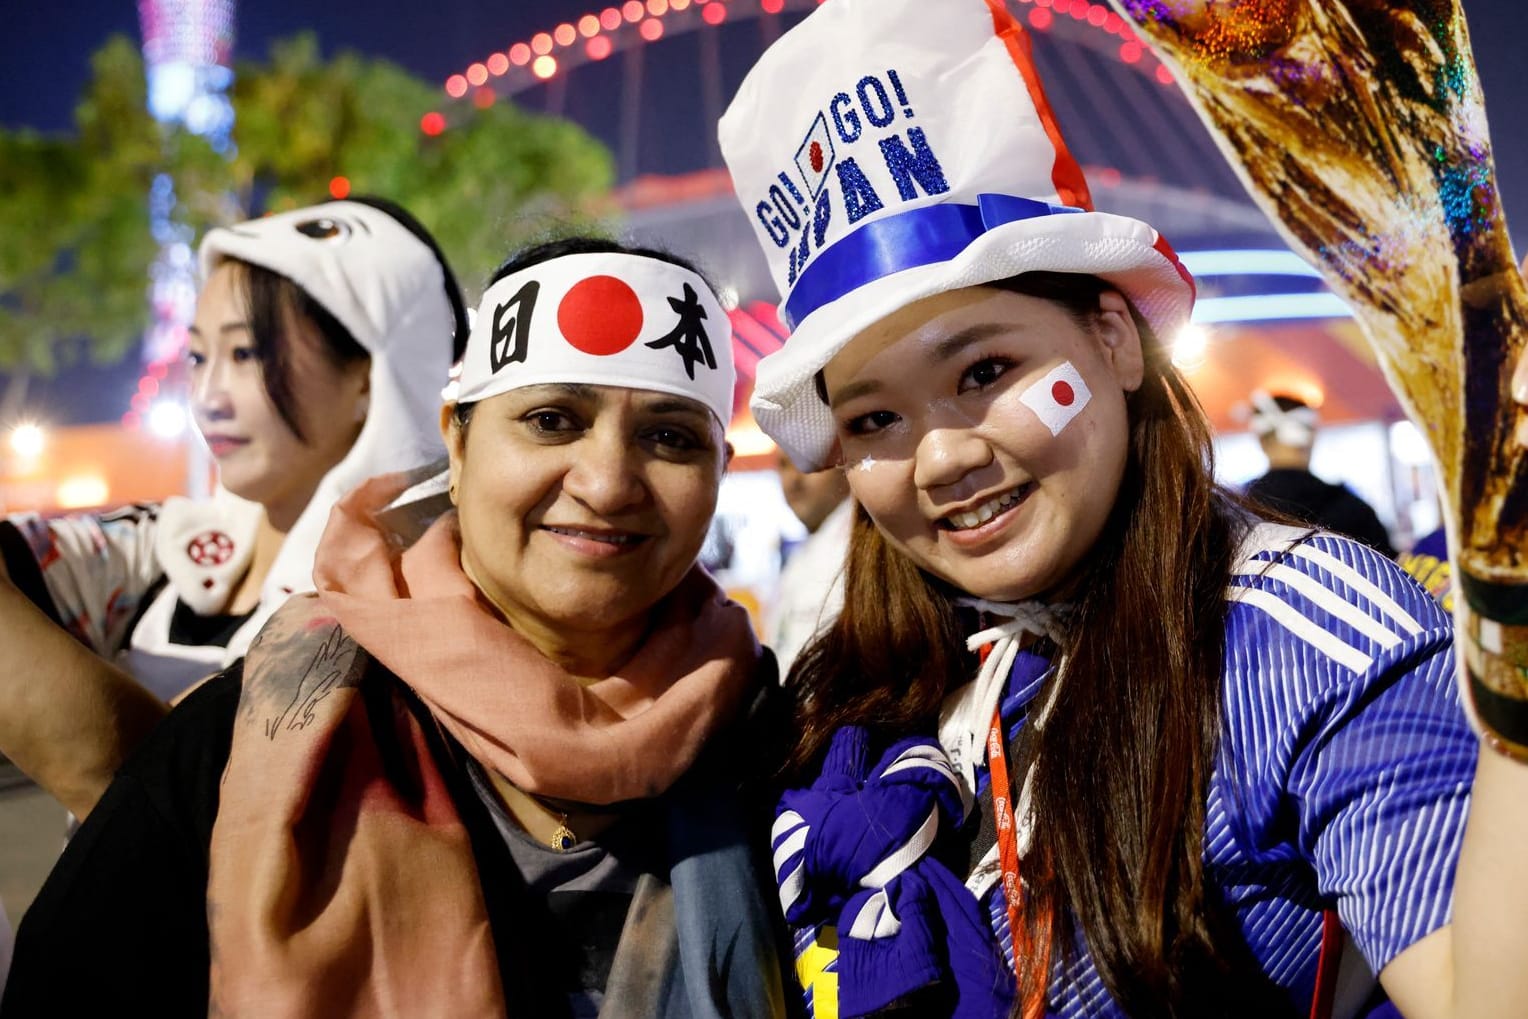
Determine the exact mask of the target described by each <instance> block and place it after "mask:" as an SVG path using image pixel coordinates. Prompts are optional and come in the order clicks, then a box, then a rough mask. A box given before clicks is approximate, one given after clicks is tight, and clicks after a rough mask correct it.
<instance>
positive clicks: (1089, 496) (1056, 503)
mask: <svg viewBox="0 0 1528 1019" xmlns="http://www.w3.org/2000/svg"><path fill="white" fill-rule="evenodd" d="M1088 319H1089V321H1087V322H1085V323H1079V322H1078V320H1077V319H1076V318H1074V317H1073V316H1072V314H1071V313H1070V312H1069V311H1068V310H1067V308H1066V307H1065V306H1063V305H1061V304H1058V303H1055V302H1052V301H1049V300H1044V299H1041V298H1037V297H1030V296H1025V295H1021V294H1017V293H1012V292H1010V291H1007V290H1001V289H997V288H992V287H971V288H967V289H963V290H956V291H950V292H948V293H943V294H937V295H935V296H933V297H929V298H926V299H924V300H922V301H918V302H916V303H914V304H911V305H909V306H907V307H906V308H903V309H901V310H900V311H898V312H896V313H895V314H893V315H890V316H888V317H887V318H885V319H883V320H881V321H880V322H878V323H876V324H875V325H874V326H872V327H871V328H869V329H867V330H865V331H864V332H862V333H861V334H859V335H858V336H856V337H855V338H854V340H852V341H851V342H850V343H849V345H848V346H846V347H845V348H844V349H843V350H842V351H840V352H839V354H838V355H837V356H836V357H834V358H833V360H832V361H831V362H829V364H828V365H827V367H826V368H825V369H824V371H823V382H824V384H825V388H826V391H827V396H828V402H829V405H830V406H831V408H832V411H833V418H834V421H835V424H836V427H837V434H838V443H839V447H840V449H841V452H842V463H843V464H844V467H845V469H846V473H847V475H848V478H849V485H850V488H851V490H852V491H853V493H854V495H855V497H856V498H857V499H858V500H859V501H860V503H861V504H862V505H863V506H864V507H865V510H866V511H867V512H868V513H869V515H870V517H871V519H872V520H874V521H875V524H876V526H877V527H878V528H879V529H880V531H881V532H882V533H883V534H884V535H885V537H886V538H887V540H888V541H890V542H891V544H892V545H893V546H895V547H896V548H898V549H899V550H901V551H902V552H903V553H904V554H905V555H907V556H908V557H909V558H910V559H912V560H913V562H915V563H916V564H917V565H918V566H919V567H920V568H921V569H923V570H925V571H927V572H928V573H930V574H933V575H934V576H937V577H939V578H941V579H943V580H945V581H947V582H948V583H950V584H951V585H953V586H954V587H956V588H958V589H960V590H962V591H965V592H967V593H969V594H972V595H975V596H977V597H980V598H985V599H988V600H992V601H1017V600H1020V599H1025V598H1037V597H1046V596H1048V595H1051V594H1054V593H1055V592H1056V591H1057V590H1058V588H1061V587H1063V585H1065V584H1066V582H1067V581H1068V579H1069V578H1070V577H1072V576H1073V574H1074V573H1075V571H1076V569H1077V566H1078V564H1079V563H1081V562H1082V560H1083V558H1084V557H1085V556H1086V555H1087V553H1088V551H1089V549H1091V548H1092V546H1093V544H1094V543H1095V542H1096V541H1097V539H1098V536H1099V534H1100V533H1101V532H1102V530H1103V527H1104V524H1105V522H1106V521H1107V519H1108V517H1109V513H1110V510H1111V508H1112V506H1113V503H1114V499H1115V496H1116V494H1117V493H1118V491H1119V486H1120V480H1121V478H1122V477H1123V474H1124V469H1125V460H1126V452H1127V447H1128V442H1129V418H1128V415H1127V411H1126V407H1125V398H1126V394H1127V393H1129V392H1131V391H1133V390H1135V389H1136V388H1138V387H1139V385H1140V383H1141V378H1142V372H1143V369H1142V357H1141V338H1140V334H1139V332H1138V330H1137V328H1136V325H1135V322H1134V320H1133V318H1132V317H1131V314H1130V309H1129V306H1128V305H1127V304H1126V302H1125V300H1124V298H1123V297H1121V296H1120V295H1119V294H1117V293H1114V292H1113V291H1105V292H1104V293H1103V295H1102V296H1101V297H1100V299H1099V310H1098V311H1097V312H1096V313H1093V314H1091V315H1089V316H1088Z"/></svg>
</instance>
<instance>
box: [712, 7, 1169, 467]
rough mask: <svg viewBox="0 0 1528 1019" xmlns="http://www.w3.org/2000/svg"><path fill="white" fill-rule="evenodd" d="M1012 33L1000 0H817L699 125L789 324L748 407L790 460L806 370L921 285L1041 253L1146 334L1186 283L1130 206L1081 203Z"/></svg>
mask: <svg viewBox="0 0 1528 1019" xmlns="http://www.w3.org/2000/svg"><path fill="white" fill-rule="evenodd" d="M1029 46H1030V40H1029V37H1028V35H1027V34H1026V33H1025V32H1024V29H1023V27H1022V26H1021V25H1020V24H1019V22H1018V21H1017V20H1016V19H1015V18H1014V17H1013V15H1012V14H1011V13H1009V11H1008V10H1007V9H1006V8H1005V7H1004V6H1003V4H1002V3H1001V2H1000V0H937V2H934V0H831V2H828V3H824V4H822V5H821V6H820V7H818V8H817V9H816V10H815V11H813V12H812V13H811V14H810V15H808V16H807V17H806V19H805V20H804V21H802V22H801V23H800V24H799V25H797V26H796V27H795V28H793V29H792V30H791V31H789V32H787V33H786V34H785V35H784V36H782V37H781V38H780V39H779V41H777V42H776V43H775V44H774V45H773V46H771V47H770V48H769V49H768V50H767V51H766V52H765V53H764V55H763V56H762V57H761V58H760V59H759V62H758V63H757V64H756V65H755V66H754V67H753V69H752V70H751V71H750V72H749V73H748V76H747V77H746V78H745V79H744V81H743V84H742V86H741V87H740V88H739V89H738V93H737V96H736V97H735V98H734V99H733V101H732V104H731V105H730V106H729V107H728V109H727V112H726V114H725V115H724V116H723V117H722V119H721V123H720V125H719V135H720V141H721V148H722V155H723V157H724V158H725V160H726V163H727V168H728V170H729V171H730V172H731V174H732V180H733V185H734V188H735V190H736V192H737V196H738V199H739V200H740V201H741V202H742V205H743V209H744V212H745V213H746V214H747V215H748V217H749V219H750V220H751V221H752V223H753V228H754V233H755V235H756V236H757V238H758V240H759V244H760V246H761V247H762V248H763V250H764V255H765V259H766V260H767V261H768V263H769V267H770V272H771V275H772V276H773V277H774V281H775V284H776V286H777V287H778V288H779V291H780V293H781V295H782V297H783V300H782V301H781V303H780V312H781V318H782V320H783V321H784V322H785V323H786V324H787V325H788V326H790V328H791V336H790V338H789V340H787V341H786V344H785V346H784V347H782V348H781V349H780V350H779V351H777V352H775V353H773V354H771V355H769V356H768V357H766V358H764V360H763V361H761V362H760V364H759V369H758V377H757V380H756V381H755V385H754V395H753V402H752V408H753V414H754V417H755V419H756V420H757V421H758V423H759V425H760V427H762V428H763V429H764V430H765V431H766V432H767V433H769V435H770V436H771V437H772V438H774V440H775V441H776V442H778V443H779V444H780V445H781V446H782V447H784V449H785V451H786V452H787V453H788V454H789V455H790V457H791V459H792V460H793V461H795V463H796V464H797V465H798V466H800V467H801V468H803V469H811V468H813V467H820V466H822V465H823V464H824V461H825V459H826V458H827V456H828V454H829V451H830V449H831V447H832V444H833V434H834V430H833V419H832V416H831V415H830V414H829V412H828V408H827V407H826V406H825V405H824V403H823V402H822V399H821V397H820V396H819V395H818V393H817V388H816V385H815V378H816V376H817V374H818V373H819V372H821V371H822V369H823V367H824V366H825V365H827V363H828V362H829V361H830V360H832V358H833V357H834V355H836V354H837V353H838V352H839V351H840V350H842V349H843V347H844V346H845V345H846V344H847V343H848V342H849V341H850V340H851V339H853V338H854V337H855V336H856V335H858V334H859V333H860V332H861V331H863V330H864V329H865V328H867V327H869V326H871V325H873V324H874V323H875V322H877V321H878V320H880V319H882V318H884V317H886V316H887V315H890V314H892V313H893V312H895V311H897V310H899V309H900V308H903V307H906V306H907V305H909V304H911V303H913V302H914V301H918V300H920V299H922V298H925V297H929V296H932V295H934V294H938V293H943V292H945V291H950V290H958V289H961V288H964V287H970V286H978V285H981V284H984V283H992V282H996V281H998V280H1003V279H1007V278H1010V277H1013V276H1017V275H1020V274H1022V273H1026V272H1033V271H1039V270H1048V271H1052V272H1073V273H1082V274H1087V275H1092V276H1097V277H1100V278H1102V279H1104V280H1106V281H1107V282H1109V283H1111V284H1113V285H1114V286H1116V287H1118V288H1119V289H1120V290H1121V291H1122V292H1123V293H1124V294H1125V295H1126V296H1127V297H1129V298H1130V300H1131V302H1132V303H1133V304H1134V305H1135V307H1136V309H1137V310H1138V311H1140V313H1141V314H1142V315H1143V316H1144V317H1145V319H1146V320H1147V322H1149V323H1150V325H1151V327H1152V328H1153V329H1154V330H1155V331H1156V333H1157V334H1158V335H1159V336H1164V337H1170V336H1172V335H1173V334H1175V333H1176V332H1177V330H1178V329H1179V328H1181V327H1182V326H1183V325H1184V324H1185V323H1186V322H1187V321H1188V317H1189V312H1190V310H1191V309H1192V307H1193V303H1194V283H1193V278H1192V277H1191V276H1190V275H1189V273H1188V271H1187V270H1186V269H1185V268H1184V267H1183V266H1182V264H1181V263H1180V262H1179V261H1178V258H1177V256H1176V255H1175V254H1174V252H1173V250H1172V247H1171V246H1170V245H1169V244H1168V243H1167V241H1166V240H1165V239H1164V238H1163V237H1161V236H1160V235H1159V234H1158V233H1157V232H1156V231H1155V230H1154V229H1152V228H1151V227H1150V226H1149V225H1147V224H1146V223H1143V222H1141V221H1140V220H1136V219H1132V218H1129V217H1127V216H1117V215H1112V214H1109V213H1102V212H1096V211H1094V210H1093V205H1092V200H1091V198H1090V196H1089V194H1088V186H1087V182H1086V181H1085V180H1084V179H1083V175H1082V170H1081V168H1080V167H1079V166H1078V164H1077V161H1076V160H1075V159H1074V158H1073V157H1072V154H1071V152H1070V151H1068V149H1067V147H1066V143H1065V141H1064V139H1063V138H1062V136H1061V131H1060V128H1059V127H1058V125H1057V124H1056V120H1055V117H1054V115H1053V114H1052V112H1051V108H1050V104H1049V102H1048V101H1047V100H1046V98H1045V93H1044V90H1043V89H1042V87H1041V84H1040V78H1039V75H1038V73H1037V71H1036V69H1035V65H1034V63H1033V61H1032V60H1031V58H1030V49H1029Z"/></svg>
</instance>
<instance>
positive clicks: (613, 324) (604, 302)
mask: <svg viewBox="0 0 1528 1019" xmlns="http://www.w3.org/2000/svg"><path fill="white" fill-rule="evenodd" d="M557 328H559V329H561V330H562V335H563V337H564V338H565V339H566V340H567V341H568V342H569V343H570V344H572V345H573V346H574V347H575V348H577V349H578V350H581V351H583V352H584V353H585V354H594V355H596V356H599V357H606V356H608V355H610V354H619V353H620V352H621V351H623V350H625V349H626V348H627V347H629V346H631V345H632V343H633V342H634V341H635V340H636V338H637V337H638V336H640V335H641V333H642V301H641V300H640V299H639V298H638V297H637V292H636V291H635V290H633V289H631V287H630V286H628V285H627V284H626V283H624V282H622V281H621V280H618V279H616V278H615V277H614V276H590V277H589V278H588V279H585V280H579V281H578V282H577V283H575V284H573V286H571V287H569V288H568V292H567V293H566V294H565V295H563V298H562V303H561V304H559V305H558V306H557Z"/></svg>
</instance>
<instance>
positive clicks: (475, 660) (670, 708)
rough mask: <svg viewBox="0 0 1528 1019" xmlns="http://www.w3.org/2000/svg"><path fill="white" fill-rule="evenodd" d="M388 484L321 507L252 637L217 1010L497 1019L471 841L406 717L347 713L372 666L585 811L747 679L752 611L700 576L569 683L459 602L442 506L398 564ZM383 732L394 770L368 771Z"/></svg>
mask: <svg viewBox="0 0 1528 1019" xmlns="http://www.w3.org/2000/svg"><path fill="white" fill-rule="evenodd" d="M406 484H407V481H406V480H405V479H404V478H403V476H401V475H389V476H385V477H382V478H377V479H374V480H372V481H370V482H367V483H366V484H365V485H363V486H361V487H360V488H358V489H356V490H355V491H354V492H353V493H351V494H350V495H349V496H347V497H346V498H345V499H343V500H342V501H341V502H340V503H338V504H337V505H336V507H335V510H334V513H333V515H332V516H331V518H330V522H329V526H328V529H327V530H326V531H325V534H324V538H323V541H322V542H321V544H320V546H319V550H318V556H317V560H316V562H315V564H314V580H315V581H316V585H317V588H318V594H317V596H316V597H307V598H299V599H294V600H292V601H290V602H288V603H287V605H286V606H284V607H283V608H282V609H281V610H280V611H279V612H278V613H277V615H276V616H275V617H273V618H272V620H271V622H270V623H269V624H267V626H266V627H265V629H264V630H263V631H262V632H261V634H260V636H259V637H258V638H257V640H256V642H255V644H254V645H253V646H252V647H251V648H250V653H249V657H248V659H247V661H246V664H245V670H244V686H243V692H242V694H241V699H240V705H239V713H238V718H237V721H236V723H235V728H234V735H233V744H232V749H231V752H230V755H229V760H228V767H227V771H226V773H225V775H224V778H223V787H222V798H221V803H220V807H219V811H218V817H217V820H216V822H215V824H214V826H213V832H212V846H211V851H210V870H209V879H208V891H207V910H208V922H209V929H210V935H211V948H212V970H211V1003H210V1011H211V1012H212V1013H214V1014H219V1015H231V1016H243V1015H250V1016H262V1017H263V1016H308V1015H355V1016H433V1015H439V1016H490V1015H494V1016H502V1015H504V1014H506V1009H507V1002H506V994H505V990H506V989H505V988H503V987H502V986H500V979H499V967H498V960H497V956H496V954H495V950H494V945H493V937H492V933H491V931H490V929H489V925H488V913H487V909H486V906H485V905H484V902H483V897H482V889H481V885H480V884H479V881H478V878H477V872H476V864H475V862H474V859H473V856H472V849H471V845H470V843H469V840H468V835H467V832H466V830H465V828H464V827H463V825H462V822H461V819H460V817H459V816H458V814H457V811H456V807H455V805H454V803H453V802H452V800H451V797H450V794H449V792H448V790H447V787H446V783H445V780H444V778H443V776H442V775H441V774H440V772H439V770H438V768H437V766H436V763H435V760H434V758H433V756H432V755H431V752H430V749H429V744H428V742H427V740H426V733H425V732H424V731H423V729H422V727H421V726H420V724H419V722H418V720H417V719H416V718H415V717H414V716H413V714H411V713H410V712H409V711H408V709H407V708H406V707H405V706H404V705H402V704H395V710H394V711H393V712H392V715H391V717H390V718H387V719H383V720H379V719H377V718H375V717H369V713H368V712H367V711H366V710H365V707H364V705H363V703H362V701H361V700H360V698H359V697H358V693H359V687H360V683H361V678H362V675H363V673H364V672H365V668H366V664H367V660H368V659H369V658H370V659H375V660H376V661H377V662H379V663H380V664H381V665H383V666H385V667H386V668H387V669H388V670H390V671H392V672H393V673H394V674H395V675H397V676H398V677H399V678H400V679H401V680H402V681H403V682H404V683H405V684H407V685H408V686H409V687H410V688H412V689H413V691H414V692H415V693H416V694H417V695H418V696H419V698H420V700H421V701H423V703H424V704H425V705H426V706H427V707H428V709H429V711H430V713H431V715H432V716H433V718H434V720H435V721H436V722H438V723H439V724H440V725H441V726H443V727H444V728H445V729H447V730H449V731H450V732H451V733H452V734H453V735H454V736H455V737H456V738H457V739H458V740H459V741H460V742H461V744H462V745H463V747H465V748H466V750H467V752H468V753H470V754H471V755H472V756H473V757H474V758H475V759H476V760H477V761H478V762H479V763H480V764H481V765H482V766H483V767H485V768H489V769H492V770H494V771H496V772H498V773H499V774H501V775H503V776H504V777H505V778H507V779H509V781H511V782H512V783H514V784H515V785H516V786H518V787H519V788H521V789H524V790H526V791H528V792H534V793H538V794H542V795H548V796H555V797H559V798H567V799H573V800H579V801H583V802H587V803H615V802H619V801H622V800H629V799H636V798H641V797H648V796H654V795H657V794H659V793H661V792H663V791H664V790H666V789H667V788H669V786H671V785H672V784H673V783H674V782H675V780H677V779H678V778H679V777H680V776H681V775H682V774H683V773H684V772H685V770H686V769H687V768H688V767H689V766H690V765H691V764H692V763H693V762H694V760H695V759H696V757H697V756H698V754H699V753H700V750H701V748H702V747H703V746H704V745H705V743H706V740H707V739H708V738H709V737H710V736H711V735H712V734H713V733H714V732H715V731H716V730H717V729H718V727H719V726H721V725H722V724H723V723H725V722H727V721H728V720H730V719H731V718H732V717H733V716H734V715H735V714H736V712H737V710H738V708H739V705H740V704H741V702H742V700H743V697H744V694H745V693H746V691H747V689H748V687H749V684H750V682H751V679H752V676H753V674H754V667H755V664H756V663H757V660H758V656H759V653H760V652H759V648H758V644H757V642H756V641H755V640H754V638H753V632H752V629H751V627H750V626H749V623H748V618H747V614H746V613H745V612H744V611H743V610H742V609H741V608H740V607H739V606H737V605H736V604H734V603H732V602H729V601H727V600H726V599H725V598H724V597H723V596H722V594H721V592H720V591H719V590H718V589H717V587H716V585H715V584H714V583H713V582H712V581H711V580H710V578H709V577H707V576H706V575H705V574H704V572H702V571H701V570H699V569H698V568H697V569H695V570H693V571H692V572H691V573H690V574H689V575H688V576H687V577H686V578H685V579H684V581H682V582H681V583H680V585H679V587H678V588H677V589H676V590H674V591H673V592H670V593H669V594H668V595H667V596H666V597H665V598H664V599H663V600H662V601H661V602H660V603H659V604H658V606H657V607H656V608H655V609H654V625H653V627H652V629H651V631H650V633H649V635H648V637H647V638H646V640H645V642H644V643H643V645H642V646H641V647H640V648H639V649H638V651H637V652H636V654H635V655H634V656H633V657H632V659H631V660H630V661H629V662H628V663H626V664H625V665H624V666H622V667H621V668H620V669H619V670H618V672H617V674H616V675H613V676H611V677H609V678H607V679H603V680H600V681H598V682H596V683H594V684H592V685H590V686H587V687H586V686H581V685H580V684H579V683H578V682H577V681H576V680H575V679H574V678H573V677H571V676H569V675H567V674H566V673H565V672H564V671H563V670H562V669H561V668H560V667H559V666H557V665H556V664H555V663H553V662H551V661H550V660H548V659H547V658H545V657H543V656H542V655H541V654H540V653H539V652H538V651H537V650H536V649H535V648H534V647H532V646H531V645H530V644H529V643H528V642H527V641H525V640H524V639H523V638H521V637H520V636H519V635H518V634H516V633H515V632H514V631H513V630H512V629H511V628H510V627H509V626H507V625H506V624H505V623H504V622H503V621H502V620H501V619H500V618H499V617H498V615H497V614H496V613H495V612H494V611H493V609H492V607H491V606H490V605H488V603H487V602H486V601H485V600H484V599H483V598H482V597H481V596H480V595H479V594H478V592H477V589H476V588H475V587H474V586H473V584H472V582H471V581H470V580H469V579H468V578H467V577H466V575H465V574H464V573H463V572H462V570H461V566H460V536H459V532H458V530H457V527H456V518H455V513H454V512H452V513H447V514H445V515H444V516H442V517H441V518H440V519H438V520H437V521H436V522H435V523H434V524H433V525H431V527H430V528H429V530H427V531H426V532H425V534H424V535H423V536H422V537H421V538H420V539H419V541H418V542H417V543H416V544H414V545H413V546H412V547H411V548H409V549H408V550H407V551H406V552H402V553H401V554H400V552H399V550H398V548H397V547H396V545H397V543H396V540H395V539H394V538H393V537H392V536H391V535H390V534H389V533H387V532H386V531H385V530H383V529H382V528H380V527H379V526H377V524H376V523H374V519H373V515H374V513H375V512H376V511H377V510H379V509H381V508H382V507H384V506H386V505H387V504H388V502H390V501H391V500H392V499H393V498H394V497H396V496H397V495H398V494H399V493H400V492H401V491H402V490H403V489H404V488H405V487H406ZM378 724H381V725H387V726H390V727H391V728H392V730H393V731H392V733H391V734H389V735H388V739H389V741H395V742H396V743H397V744H398V746H400V747H401V748H402V751H403V754H402V756H403V758H404V760H405V766H404V767H403V768H402V770H401V771H400V770H399V769H398V768H397V767H394V766H391V764H390V765H389V767H387V768H384V766H383V761H382V758H381V755H380V753H379V751H378V734H377V733H375V731H374V728H373V727H374V726H375V725H378Z"/></svg>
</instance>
